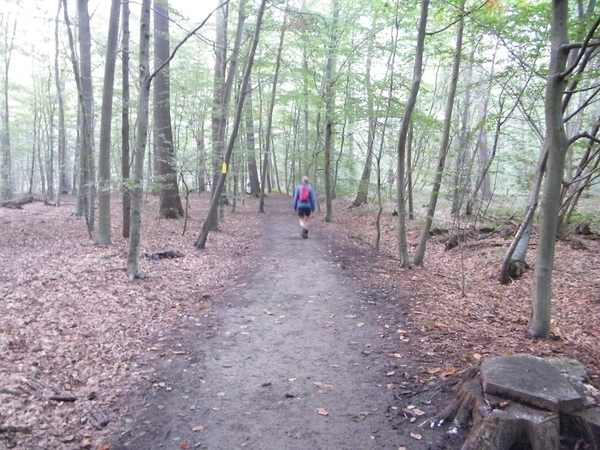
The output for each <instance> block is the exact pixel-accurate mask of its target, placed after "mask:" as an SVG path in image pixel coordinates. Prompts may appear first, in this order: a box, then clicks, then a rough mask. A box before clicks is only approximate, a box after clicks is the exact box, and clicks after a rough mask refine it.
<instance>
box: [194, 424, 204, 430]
mask: <svg viewBox="0 0 600 450" xmlns="http://www.w3.org/2000/svg"><path fill="white" fill-rule="evenodd" d="M204 430H206V427H205V426H204V425H198V426H197V427H194V428H192V431H204Z"/></svg>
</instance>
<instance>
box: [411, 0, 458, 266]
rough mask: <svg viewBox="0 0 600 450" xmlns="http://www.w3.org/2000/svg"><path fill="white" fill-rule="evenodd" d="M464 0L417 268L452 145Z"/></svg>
mask: <svg viewBox="0 0 600 450" xmlns="http://www.w3.org/2000/svg"><path fill="white" fill-rule="evenodd" d="M463 10H464V0H463V1H462V2H461V4H460V14H461V17H460V20H459V22H458V31H457V34H456V50H455V54H454V64H453V66H452V78H451V80H450V89H449V92H448V99H447V102H446V117H445V119H444V133H443V136H442V142H441V144H440V151H439V154H438V164H437V169H436V174H435V181H434V183H433V189H432V190H431V196H430V198H429V207H428V209H427V216H426V217H425V224H424V225H423V229H422V230H421V236H420V238H419V244H418V246H417V249H416V250H415V255H414V259H413V263H414V264H415V265H416V266H422V265H423V260H424V259H425V248H426V246H427V238H428V237H429V231H430V230H431V225H432V223H433V216H434V214H435V208H436V204H437V199H438V196H439V194H440V187H441V185H442V176H443V175H444V166H445V165H446V155H447V154H448V145H449V144H450V125H451V122H452V110H453V107H454V99H455V97H456V86H457V84H458V74H459V68H460V60H461V51H462V38H463V30H464V25H465V20H464V13H463Z"/></svg>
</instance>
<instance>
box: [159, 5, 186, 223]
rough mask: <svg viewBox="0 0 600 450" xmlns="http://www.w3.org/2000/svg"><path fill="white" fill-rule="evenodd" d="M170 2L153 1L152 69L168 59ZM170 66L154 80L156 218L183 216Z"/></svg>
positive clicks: (165, 67) (167, 64)
mask: <svg viewBox="0 0 600 450" xmlns="http://www.w3.org/2000/svg"><path fill="white" fill-rule="evenodd" d="M169 56H170V55H169V1H168V0H154V66H155V67H159V66H161V65H163V64H164V63H165V62H167V61H168V60H169ZM170 76H171V75H170V68H169V63H168V62H167V63H166V65H163V68H162V70H161V71H160V72H158V73H157V74H156V77H155V80H154V105H153V113H154V154H155V156H156V160H157V164H156V169H157V173H156V176H157V182H158V185H159V186H160V188H159V192H160V206H159V215H160V216H161V217H164V218H166V219H175V218H178V217H183V206H182V204H181V197H180V196H179V186H178V184H177V168H176V164H175V149H174V147H173V128H172V126H171V87H170Z"/></svg>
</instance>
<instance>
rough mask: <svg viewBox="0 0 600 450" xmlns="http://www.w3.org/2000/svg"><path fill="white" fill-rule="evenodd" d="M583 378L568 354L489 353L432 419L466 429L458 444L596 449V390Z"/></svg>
mask: <svg viewBox="0 0 600 450" xmlns="http://www.w3.org/2000/svg"><path fill="white" fill-rule="evenodd" d="M586 381H587V373H586V371H585V368H584V367H583V365H582V364H581V363H579V362H577V361H575V360H571V359H567V358H558V359H548V360H546V359H543V358H538V357H535V356H531V355H525V354H521V355H513V356H500V357H492V358H487V359H486V360H484V361H483V363H482V364H481V367H480V369H479V370H474V371H472V372H471V373H470V374H469V375H468V376H466V377H465V379H464V380H463V381H461V382H460V383H459V384H458V385H457V386H456V388H457V389H458V394H457V396H456V398H455V399H454V400H453V401H452V402H451V403H450V404H449V405H448V406H447V407H446V408H445V409H444V410H443V411H442V412H441V413H440V414H438V415H437V416H436V418H434V419H433V420H432V421H431V422H430V423H431V426H442V425H446V424H451V426H450V427H449V430H448V433H449V434H455V433H457V432H459V431H460V430H461V429H469V431H468V436H467V438H466V440H465V442H464V444H463V446H462V450H511V449H531V450H560V449H562V448H587V449H592V450H599V449H600V408H599V407H598V402H597V399H596V398H594V396H598V397H600V395H598V391H597V390H596V389H595V388H594V387H593V386H591V385H588V384H586ZM566 444H568V445H570V446H569V447H561V445H566ZM584 444H585V445H586V446H585V447H583V445H584Z"/></svg>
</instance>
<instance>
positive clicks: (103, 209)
mask: <svg viewBox="0 0 600 450" xmlns="http://www.w3.org/2000/svg"><path fill="white" fill-rule="evenodd" d="M120 13H121V0H112V3H111V6H110V19H109V22H108V41H107V44H106V65H105V67H104V87H103V90H102V110H101V112H100V114H101V116H100V146H99V149H98V244H100V245H110V243H111V230H110V192H111V189H110V147H111V137H112V106H113V92H114V87H115V68H116V65H117V50H118V45H119V15H120Z"/></svg>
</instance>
